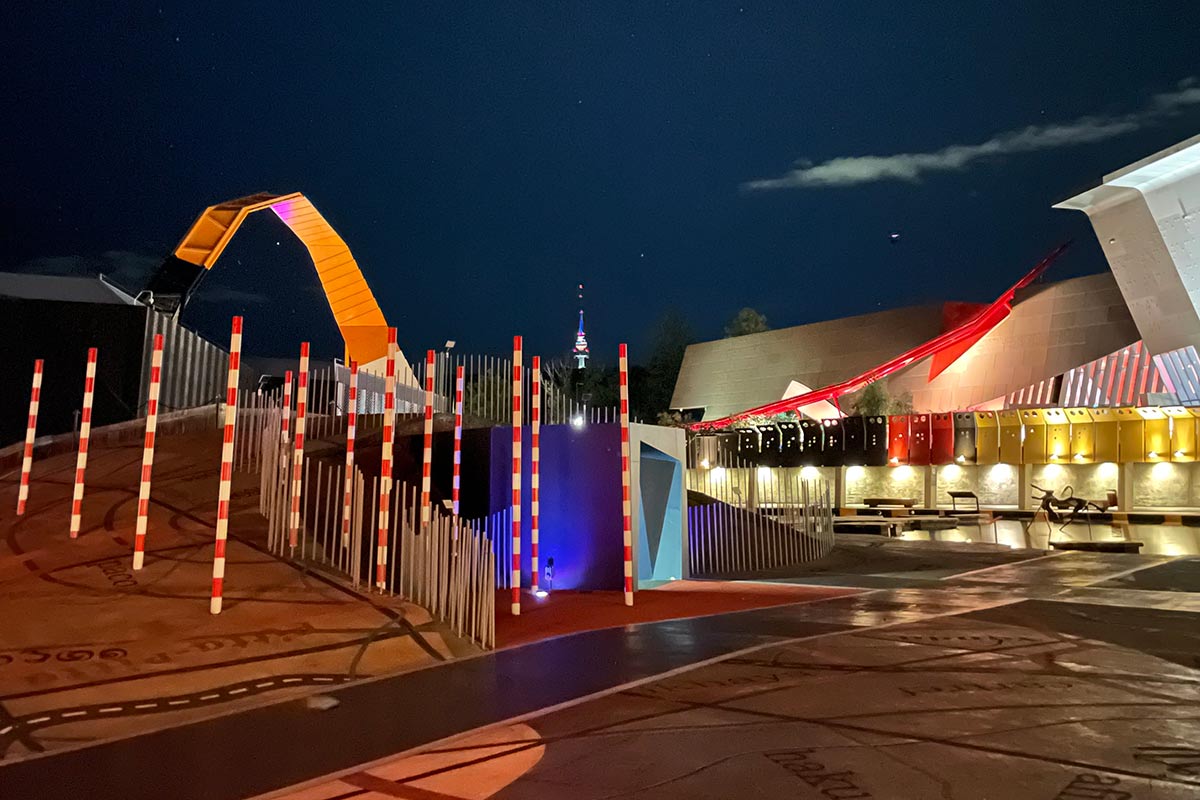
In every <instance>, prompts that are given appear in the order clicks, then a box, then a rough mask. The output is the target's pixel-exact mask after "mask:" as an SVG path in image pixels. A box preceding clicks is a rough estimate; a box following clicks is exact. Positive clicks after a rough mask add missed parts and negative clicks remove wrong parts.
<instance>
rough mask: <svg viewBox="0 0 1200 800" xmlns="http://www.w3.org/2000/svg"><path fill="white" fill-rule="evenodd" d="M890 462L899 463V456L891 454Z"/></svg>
mask: <svg viewBox="0 0 1200 800" xmlns="http://www.w3.org/2000/svg"><path fill="white" fill-rule="evenodd" d="M891 462H892V463H893V464H899V463H900V457H899V456H892V458H891Z"/></svg>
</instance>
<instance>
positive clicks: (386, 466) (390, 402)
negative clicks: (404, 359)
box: [375, 328, 398, 592]
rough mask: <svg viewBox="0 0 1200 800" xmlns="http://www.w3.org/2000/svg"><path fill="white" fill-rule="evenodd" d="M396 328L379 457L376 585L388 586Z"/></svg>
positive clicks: (390, 336)
mask: <svg viewBox="0 0 1200 800" xmlns="http://www.w3.org/2000/svg"><path fill="white" fill-rule="evenodd" d="M397 349H398V348H397V347H396V329H395V328H388V354H387V378H386V380H385V381H384V384H383V447H382V449H381V452H380V457H379V528H378V530H377V531H376V540H375V588H377V589H378V590H379V591H381V592H382V591H383V590H384V589H385V588H387V559H388V507H389V506H390V505H391V498H392V439H393V438H394V437H395V429H396V351H397Z"/></svg>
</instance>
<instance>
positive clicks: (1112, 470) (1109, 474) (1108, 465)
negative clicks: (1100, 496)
mask: <svg viewBox="0 0 1200 800" xmlns="http://www.w3.org/2000/svg"><path fill="white" fill-rule="evenodd" d="M1096 471H1097V472H1098V473H1099V475H1100V477H1101V478H1115V477H1117V473H1118V472H1120V467H1118V466H1117V465H1116V464H1115V463H1113V462H1112V461H1105V462H1104V463H1103V464H1101V465H1100V466H1099V467H1098V468H1097V470H1096Z"/></svg>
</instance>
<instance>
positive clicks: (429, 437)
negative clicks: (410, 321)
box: [421, 350, 436, 531]
mask: <svg viewBox="0 0 1200 800" xmlns="http://www.w3.org/2000/svg"><path fill="white" fill-rule="evenodd" d="M435 369H436V366H435V363H434V354H433V351H432V350H428V351H426V353H425V442H424V445H423V447H422V450H421V530H422V531H423V530H425V529H426V528H428V527H429V517H430V508H429V489H430V482H431V478H430V473H431V471H432V469H433V377H434V370H435Z"/></svg>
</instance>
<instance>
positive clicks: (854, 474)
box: [846, 467, 865, 481]
mask: <svg viewBox="0 0 1200 800" xmlns="http://www.w3.org/2000/svg"><path fill="white" fill-rule="evenodd" d="M864 472H865V470H864V469H863V468H862V467H846V480H848V481H856V480H858V479H859V478H861V477H862V476H863V473H864Z"/></svg>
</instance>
